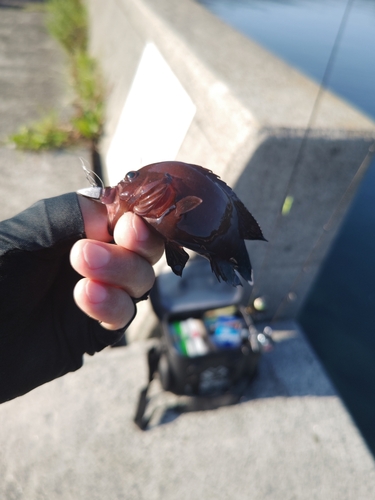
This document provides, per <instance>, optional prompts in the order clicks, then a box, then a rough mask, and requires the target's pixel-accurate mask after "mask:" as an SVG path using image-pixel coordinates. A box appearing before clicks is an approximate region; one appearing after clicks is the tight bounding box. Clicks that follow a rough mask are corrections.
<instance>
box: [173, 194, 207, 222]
mask: <svg viewBox="0 0 375 500" xmlns="http://www.w3.org/2000/svg"><path fill="white" fill-rule="evenodd" d="M202 201H203V200H202V199H201V198H198V196H185V198H182V200H180V201H178V202H177V203H176V216H177V217H179V216H180V215H182V214H186V213H187V212H190V211H191V210H194V208H197V206H198V205H200V204H201V203H202Z"/></svg>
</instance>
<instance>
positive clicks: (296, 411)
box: [0, 323, 375, 500]
mask: <svg viewBox="0 0 375 500" xmlns="http://www.w3.org/2000/svg"><path fill="white" fill-rule="evenodd" d="M275 336H276V339H277V346H276V348H275V350H274V351H273V352H271V353H268V354H266V355H264V357H263V358H262V360H261V363H260V373H259V377H258V378H257V379H256V380H255V381H254V383H253V384H252V385H251V386H250V387H249V390H248V391H247V392H246V394H245V395H244V398H243V401H242V402H241V404H238V405H234V406H227V407H221V408H218V409H215V410H210V411H192V412H186V413H179V412H177V411H176V404H181V403H182V398H177V397H175V396H173V395H171V394H168V393H163V392H160V389H159V388H158V386H157V383H156V382H155V386H154V388H153V393H154V395H153V399H152V401H151V404H150V409H151V407H152V408H153V409H154V416H153V420H152V425H151V428H150V429H149V430H148V431H146V432H143V433H142V432H141V431H139V430H138V428H137V427H135V425H134V424H133V422H132V419H133V416H134V411H135V406H136V402H137V398H138V395H139V391H140V389H141V388H142V387H143V386H144V384H145V383H146V378H147V373H146V355H145V351H146V349H147V347H148V345H149V344H148V343H143V342H136V343H134V344H132V345H131V346H129V347H122V348H117V349H107V350H105V351H103V352H102V353H100V354H98V355H95V356H94V357H93V358H87V359H86V363H85V366H84V367H83V368H82V369H81V370H79V371H78V372H76V373H72V374H69V375H66V376H65V377H63V378H61V379H58V380H55V381H54V382H51V383H49V384H46V385H45V386H43V387H40V388H38V389H36V390H34V391H33V392H31V393H30V394H27V395H26V396H24V397H22V398H19V399H16V400H14V401H10V402H8V403H6V404H3V405H1V406H0V419H1V422H3V425H2V426H1V427H0V448H1V450H2V453H1V454H0V473H1V478H2V481H1V484H0V496H1V498H9V499H10V498H30V499H31V498H32V499H34V498H38V499H39V498H40V499H41V500H42V499H43V500H44V499H51V498H53V499H54V500H55V499H56V500H57V499H60V498H61V499H64V500H68V499H69V500H70V499H77V498H80V499H92V500H96V499H103V498H108V499H114V498H118V499H126V500H140V499H144V498H147V499H149V500H160V499H165V500H175V499H176V498H178V499H181V500H191V499H195V498H199V499H213V498H215V499H217V500H227V499H229V498H235V499H236V500H245V499H246V500H247V499H249V498H252V499H254V500H264V499H265V498H267V499H269V500H280V499H281V498H286V499H292V498H298V500H332V499H336V498H337V499H340V500H368V499H370V498H372V495H373V491H374V488H375V468H374V463H373V460H372V457H371V456H370V454H369V453H368V451H367V449H366V447H365V446H364V445H363V441H362V439H361V437H360V436H359V434H358V432H357V430H356V429H355V427H354V426H353V424H352V422H351V420H350V418H349V417H348V415H347V413H346V412H345V410H344V408H343V406H342V404H341V402H340V400H339V399H338V398H337V396H336V395H335V392H334V390H333V388H332V386H331V385H330V383H329V382H328V380H327V379H326V377H325V374H324V372H323V371H322V369H321V367H320V365H319V363H318V362H317V361H316V359H315V358H314V356H313V355H312V353H311V351H310V349H309V347H308V345H307V344H306V342H305V340H304V337H303V334H302V333H300V332H298V330H296V325H293V324H285V323H284V324H279V325H278V327H277V328H276V329H275Z"/></svg>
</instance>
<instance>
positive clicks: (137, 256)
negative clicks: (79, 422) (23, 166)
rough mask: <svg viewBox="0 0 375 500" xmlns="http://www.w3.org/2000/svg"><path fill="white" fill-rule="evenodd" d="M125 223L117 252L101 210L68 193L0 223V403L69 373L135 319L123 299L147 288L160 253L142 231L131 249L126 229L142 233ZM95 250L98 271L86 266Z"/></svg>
mask: <svg viewBox="0 0 375 500" xmlns="http://www.w3.org/2000/svg"><path fill="white" fill-rule="evenodd" d="M82 213H83V215H82ZM125 215H126V217H125V216H124V220H123V221H121V224H120V228H119V230H120V229H122V231H124V230H125V231H126V229H128V230H129V231H128V233H129V234H128V235H127V234H125V235H124V234H122V231H121V234H120V235H119V236H117V238H116V234H115V241H116V243H118V244H117V245H113V244H110V243H109V241H110V236H109V235H108V232H107V230H106V227H107V226H106V224H107V222H106V212H105V207H103V206H100V205H99V204H97V203H95V202H92V201H90V200H85V201H82V200H80V202H79V201H78V197H77V195H76V194H74V193H70V194H67V195H63V196H60V197H57V198H51V199H48V200H43V201H40V202H38V203H36V204H35V205H33V206H32V207H30V208H29V209H28V210H25V211H24V212H21V213H20V214H18V215H17V216H16V217H13V218H12V219H9V220H7V221H3V222H1V223H0V401H6V400H8V399H11V398H14V397H16V396H19V395H21V394H24V393H25V392H28V391H30V390H31V389H33V388H34V387H36V386H38V385H41V384H43V383H45V382H47V381H49V380H52V379H54V378H56V377H59V376H61V375H64V374H65V373H67V372H69V371H74V370H77V369H78V368H79V367H81V366H82V356H83V354H84V353H85V352H86V353H89V354H94V353H95V352H97V351H100V350H102V349H103V348H104V347H105V346H106V345H109V344H112V343H115V342H117V341H118V340H119V338H120V337H121V335H122V334H123V332H124V329H125V328H124V325H126V324H127V323H129V321H130V320H131V319H132V317H133V316H134V314H135V307H134V303H133V301H132V300H131V298H130V297H140V296H142V295H143V294H144V293H145V292H146V291H147V290H148V289H149V288H150V287H151V286H152V283H153V279H154V277H153V271H152V268H151V263H153V262H154V261H156V260H157V259H158V258H159V257H160V254H161V252H160V251H162V249H161V242H160V241H159V240H157V239H155V237H154V236H153V235H151V234H149V233H148V231H147V228H146V230H145V231H144V234H145V235H146V239H145V240H144V242H142V241H138V239H137V238H136V233H135V232H134V230H133V231H132V230H131V227H133V228H134V227H138V226H139V227H143V229H145V225H144V223H143V221H141V220H140V219H139V220H138V218H137V220H136V222H134V220H133V218H134V216H133V215H132V214H125ZM129 221H130V222H129ZM119 223H120V221H119ZM142 225H143V226H142ZM86 236H87V237H89V238H90V239H86ZM98 245H99V246H101V248H102V249H105V251H106V252H107V253H108V255H109V260H108V261H107V263H106V264H104V265H102V266H99V267H98V266H95V265H94V266H93V265H92V263H93V262H94V260H95V258H94V259H91V265H90V255H91V257H93V256H95V248H96V247H97V246H98ZM72 247H73V250H72V255H71V257H70V252H71V249H72ZM87 257H88V258H87ZM70 259H71V263H70ZM124 261H125V262H126V263H125V264H124ZM119 265H120V268H121V270H120V271H119V270H118V268H119ZM72 266H74V268H75V269H73V267H72ZM77 271H78V272H79V273H80V274H81V275H82V276H84V278H83V279H82V276H79V274H78V273H77ZM95 287H96V288H97V290H96V293H95V290H94V289H95ZM98 287H101V288H102V291H103V290H104V292H105V293H104V294H103V293H102V296H101V300H98V299H100V293H98ZM73 291H74V298H75V300H74V298H73ZM77 305H78V307H77ZM85 313H87V314H89V315H90V316H91V317H88V316H87V314H85ZM98 321H101V322H103V323H102V325H100V324H99V323H98Z"/></svg>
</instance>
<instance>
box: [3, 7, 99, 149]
mask: <svg viewBox="0 0 375 500" xmlns="http://www.w3.org/2000/svg"><path fill="white" fill-rule="evenodd" d="M45 8H46V17H47V21H46V25H47V29H48V31H49V33H50V34H51V36H53V37H54V38H55V39H56V40H57V41H58V42H59V44H60V45H61V46H62V48H63V49H64V51H65V52H66V54H67V59H68V65H69V77H70V84H71V85H72V87H73V90H74V93H75V99H74V102H73V107H74V111H75V113H74V115H73V117H72V118H71V120H70V122H69V123H60V122H59V120H58V118H57V113H55V112H52V113H50V114H49V115H47V116H46V117H43V118H42V119H41V120H40V121H38V122H35V123H33V124H31V125H30V126H23V127H21V128H20V130H19V131H18V132H17V133H16V134H13V135H12V136H11V137H10V140H11V142H13V143H14V144H15V145H16V147H17V148H19V149H31V150H34V151H39V150H41V149H54V148H62V147H67V146H71V145H74V144H77V143H79V142H82V141H89V142H90V143H91V145H92V148H93V149H95V145H96V144H97V142H98V140H99V137H100V135H101V133H102V129H103V121H104V85H103V82H102V78H101V75H100V72H99V69H98V66H97V63H96V61H95V60H94V58H92V57H91V56H90V55H89V54H88V51H87V46H88V35H87V33H88V20H87V12H86V8H85V6H84V5H83V1H82V0H48V1H47V3H46V7H45Z"/></svg>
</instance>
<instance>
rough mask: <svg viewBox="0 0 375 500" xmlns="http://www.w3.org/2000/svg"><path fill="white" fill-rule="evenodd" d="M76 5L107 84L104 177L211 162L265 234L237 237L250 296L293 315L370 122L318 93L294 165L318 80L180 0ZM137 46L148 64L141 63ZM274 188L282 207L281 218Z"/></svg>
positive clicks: (342, 205)
mask: <svg viewBox="0 0 375 500" xmlns="http://www.w3.org/2000/svg"><path fill="white" fill-rule="evenodd" d="M88 7H89V12H90V20H91V29H92V31H91V49H92V52H93V54H94V55H95V56H96V57H97V58H98V59H99V61H100V64H101V66H102V70H103V73H104V76H105V79H106V83H107V90H108V100H107V124H106V135H105V137H104V139H103V142H102V154H103V159H104V160H106V163H107V165H106V166H107V175H108V178H107V180H108V179H109V180H110V181H111V182H112V183H113V182H117V181H118V180H119V178H121V177H122V176H123V175H124V174H125V173H126V171H128V170H131V169H132V168H138V167H139V166H141V165H142V164H146V163H150V161H158V160H167V159H170V160H171V159H174V158H177V159H178V160H183V161H187V162H192V163H198V164H201V165H203V166H205V167H207V168H210V169H212V170H213V171H214V172H216V173H217V174H218V175H220V176H221V177H222V178H223V179H224V180H225V181H226V182H228V183H229V184H230V185H231V186H232V187H233V188H234V189H235V191H236V192H237V194H238V195H239V196H240V198H241V199H242V200H243V201H244V203H245V204H246V206H247V207H248V208H249V210H250V211H251V212H252V213H253V215H254V216H255V217H256V219H257V220H258V221H259V223H260V225H261V226H262V228H263V230H264V234H265V236H266V238H267V239H268V240H269V242H268V243H263V242H250V243H249V244H248V249H249V253H250V256H251V260H252V262H253V265H254V276H255V286H254V291H253V298H255V297H256V296H263V297H265V299H266V302H267V304H268V312H267V317H268V318H272V317H274V316H275V315H276V316H277V317H279V318H285V317H294V316H295V314H296V312H297V311H298V308H299V307H300V304H301V302H302V301H303V299H304V297H305V295H306V293H307V290H308V289H309V287H310V285H311V283H312V281H313V279H314V276H315V274H316V271H317V269H318V268H319V265H320V263H321V261H322V258H323V257H324V255H325V253H326V251H327V248H328V247H329V245H330V243H331V242H332V239H333V237H334V235H335V234H336V232H337V228H338V226H339V223H340V221H341V219H342V215H343V213H344V212H345V210H346V208H347V206H348V204H349V202H350V199H351V196H352V194H353V192H354V191H355V186H356V183H358V182H359V180H360V177H361V175H357V177H356V178H355V181H354V183H352V184H351V182H352V180H353V178H354V176H355V174H356V173H357V171H358V168H359V166H360V165H361V163H362V161H363V159H364V157H365V156H366V153H367V151H368V149H369V146H370V144H371V143H372V141H373V138H374V137H375V124H374V122H373V121H371V120H370V119H368V118H366V117H365V116H363V115H362V114H361V113H359V112H358V111H356V110H355V109H354V108H352V107H350V106H349V105H347V104H346V103H345V102H343V101H342V100H340V99H339V98H337V97H336V96H334V95H332V94H331V93H329V92H323V93H322V94H321V98H320V99H319V106H318V107H317V108H316V113H315V115H314V119H313V122H312V123H311V124H310V125H311V126H310V128H309V133H308V137H307V141H306V142H305V145H304V147H303V149H302V154H301V155H300V156H299V160H298V162H297V164H296V158H297V155H298V154H299V151H300V147H301V141H302V140H303V137H304V135H305V132H306V128H307V127H308V124H309V120H310V119H311V117H312V110H313V107H314V102H315V100H316V97H317V95H318V91H319V88H318V85H316V84H315V83H314V82H312V81H311V80H309V79H308V78H306V77H305V76H303V75H302V74H300V73H299V72H297V71H296V70H294V69H293V68H291V67H290V66H288V65H287V64H285V63H284V62H282V61H281V60H279V59H277V58H276V57H274V56H273V55H271V54H270V53H269V52H267V51H266V50H264V49H263V48H261V47H260V46H258V45H257V44H256V43H254V42H252V41H251V40H249V39H247V38H245V37H243V36H242V35H241V34H239V33H237V32H235V31H234V30H233V29H231V28H230V27H228V26H226V25H225V24H224V23H222V22H221V21H220V20H218V19H217V18H215V17H214V16H213V15H212V14H211V13H210V12H208V11H206V10H205V9H204V8H203V7H202V6H200V5H199V4H196V3H195V2H194V1H192V0H174V1H173V0H107V1H106V2H102V1H101V0H88ZM146 47H148V48H147V49H146V53H145V48H146ZM145 54H146V55H147V54H148V56H150V54H151V59H152V57H153V56H152V54H154V62H155V64H154V66H152V64H151V63H150V61H149V63H148V66H147V64H146V66H147V68H146V69H145V66H144V62H145V58H146V59H147V57H146V56H145ZM141 61H142V62H141ZM165 66H166V67H167V68H169V70H170V74H169V75H168V74H167V72H165ZM142 68H143V69H142ZM159 69H160V71H159ZM171 75H172V76H171ZM173 78H175V80H174V83H172V80H173ZM163 79H164V80H163ZM164 81H165V85H164V83H163V82H164ZM163 88H164V89H168V90H167V91H166V92H165V93H164V94H163ZM172 88H173V89H175V90H176V93H175V94H176V95H177V97H176V98H175V97H173V99H172V97H171V102H169V99H168V95H172V91H171V90H169V89H172ZM155 89H158V90H155ZM142 92H143V93H142ZM153 92H155V95H154V94H152V93H153ZM150 95H152V98H151V99H150V98H147V96H150ZM142 96H143V97H142ZM178 96H181V97H180V98H179V97H178ZM175 99H177V101H176V100H175ZM124 106H125V107H126V109H128V110H130V111H129V113H133V114H128V115H127V116H128V119H127V118H126V116H124V113H123V109H124ZM129 117H130V118H129ZM121 123H122V127H120V129H121V130H120V129H119V128H118V127H119V124H121ZM133 125H134V126H133ZM116 129H117V135H116ZM119 130H120V132H119ZM141 135H142V136H143V137H142V140H141V139H140V136H141ZM137 141H138V143H137V144H135V142H137ZM115 143H116V148H114V146H113V145H114V144H115ZM115 149H116V152H117V157H116V158H115V155H114V154H111V151H112V153H113V151H114V150H115ZM364 170H365V169H362V171H361V174H362V173H363V171H364ZM349 185H350V191H349V193H347V196H345V198H344V199H343V196H344V194H345V193H346V191H347V188H348V187H349ZM288 186H289V187H288ZM286 195H288V196H292V197H293V200H294V203H293V205H292V208H291V210H290V212H289V213H288V214H287V215H285V216H281V215H280V209H281V207H282V205H283V203H284V199H285V196H286ZM336 209H337V210H336ZM333 214H334V218H333V219H332V220H331V224H330V228H329V230H324V229H323V226H324V225H325V224H326V223H327V222H328V221H329V220H330V218H331V216H332V215H333ZM262 319H264V318H262Z"/></svg>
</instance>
